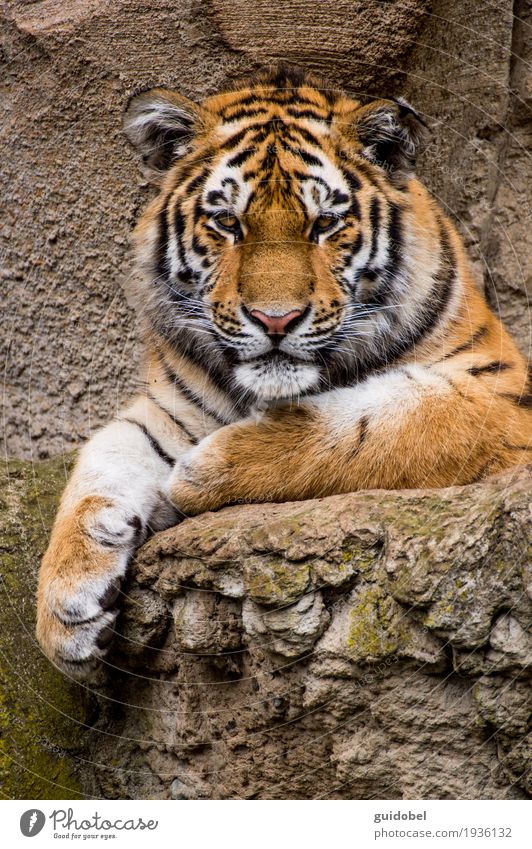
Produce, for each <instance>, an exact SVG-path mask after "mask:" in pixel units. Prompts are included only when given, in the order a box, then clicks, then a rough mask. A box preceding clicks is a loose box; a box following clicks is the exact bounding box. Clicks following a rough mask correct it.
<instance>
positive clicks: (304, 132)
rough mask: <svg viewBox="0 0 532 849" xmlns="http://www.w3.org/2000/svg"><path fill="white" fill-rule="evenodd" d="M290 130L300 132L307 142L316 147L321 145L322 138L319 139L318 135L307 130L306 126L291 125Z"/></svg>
mask: <svg viewBox="0 0 532 849" xmlns="http://www.w3.org/2000/svg"><path fill="white" fill-rule="evenodd" d="M290 131H295V132H296V133H299V135H300V136H301V138H302V139H305V141H306V142H308V143H309V144H312V145H314V147H321V145H320V140H319V139H318V137H317V136H315V135H314V133H310V132H309V131H308V130H305V128H304V127H299V126H297V125H293V126H291V127H290Z"/></svg>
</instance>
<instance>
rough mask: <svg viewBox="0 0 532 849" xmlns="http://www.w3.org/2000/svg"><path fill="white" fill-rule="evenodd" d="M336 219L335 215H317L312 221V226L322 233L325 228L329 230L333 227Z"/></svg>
mask: <svg viewBox="0 0 532 849" xmlns="http://www.w3.org/2000/svg"><path fill="white" fill-rule="evenodd" d="M337 220H338V219H337V217H336V216H335V215H318V217H317V218H316V220H315V221H314V228H315V229H316V230H319V231H320V233H324V232H325V230H330V229H331V227H334V225H335V224H336V222H337Z"/></svg>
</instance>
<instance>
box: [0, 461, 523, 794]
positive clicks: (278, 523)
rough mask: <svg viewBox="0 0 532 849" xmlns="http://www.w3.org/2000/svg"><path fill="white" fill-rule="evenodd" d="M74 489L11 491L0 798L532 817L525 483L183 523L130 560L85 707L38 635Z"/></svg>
mask: <svg viewBox="0 0 532 849" xmlns="http://www.w3.org/2000/svg"><path fill="white" fill-rule="evenodd" d="M67 471H68V468H64V467H63V466H62V464H61V463H60V462H59V461H57V460H55V461H47V462H46V463H41V464H37V465H34V464H30V463H27V464H24V463H20V462H16V463H10V464H9V465H8V467H7V469H6V476H5V477H4V478H3V479H2V493H3V495H2V498H3V499H4V503H3V504H2V508H3V509H2V512H1V513H0V564H1V572H2V582H1V583H0V592H1V593H2V604H0V681H1V685H2V701H1V708H2V710H1V712H0V732H1V736H0V783H1V786H2V792H3V793H4V795H7V796H13V797H15V798H78V797H79V796H82V795H87V794H88V795H91V796H97V797H104V798H134V799H135V798H163V799H183V798H187V799H188V798H240V797H242V798H260V799H263V798H340V799H342V798H355V799H360V798H364V799H368V798H377V799H387V798H389V799H397V798H455V799H469V798H473V799H479V798H480V799H491V798H510V799H521V798H528V797H529V796H530V795H532V787H531V786H530V776H531V774H532V770H531V766H532V750H531V745H530V726H529V722H530V712H531V707H532V687H531V686H530V664H531V660H532V657H531V654H532V644H531V639H530V633H531V631H530V625H531V620H532V605H531V603H530V601H531V597H532V572H531V562H532V557H531V554H532V551H531V546H530V540H531V538H532V533H531V531H532V516H531V511H530V484H531V481H532V468H529V469H528V470H527V469H521V470H516V471H514V472H511V473H509V474H506V475H505V476H501V477H499V478H493V479H491V480H489V481H487V482H485V483H483V484H479V485H474V486H469V487H454V488H452V489H448V490H441V491H436V490H433V491H410V492H395V493H391V492H369V493H356V494H352V495H342V496H334V497H332V498H327V499H320V500H317V501H308V502H299V503H292V504H284V505H271V504H270V505H248V506H242V507H234V508H227V509H225V510H222V511H220V512H219V513H217V514H205V515H204V516H200V517H198V518H196V519H188V520H186V521H185V522H184V523H183V524H182V525H180V526H179V527H177V528H171V529H169V530H168V531H165V532H164V533H161V534H158V535H157V536H155V537H153V538H152V539H151V540H150V541H149V542H148V543H147V544H146V545H145V546H144V548H143V549H142V550H141V551H140V552H139V554H138V557H137V559H136V562H135V563H134V564H133V565H132V569H131V574H130V579H129V583H128V585H127V587H126V588H125V590H124V601H125V607H124V612H123V614H122V616H121V618H120V619H119V623H118V630H119V633H120V636H118V637H117V640H116V643H115V645H114V648H113V651H112V654H111V655H110V656H109V658H108V662H107V663H106V665H105V667H104V668H103V674H102V678H101V680H100V681H99V682H98V683H97V684H94V685H92V686H87V685H84V684H79V683H76V682H72V681H69V680H68V679H67V678H66V677H63V676H61V675H59V674H58V673H56V671H55V670H54V669H53V667H52V666H51V665H50V664H49V663H48V662H47V661H45V660H44V659H43V658H42V656H41V654H40V651H39V648H38V646H37V645H36V643H35V638H34V635H33V620H34V598H33V593H34V588H35V579H36V571H37V566H38V562H39V557H40V555H41V554H42V550H43V547H44V545H45V541H46V535H47V530H48V528H49V525H50V522H51V517H52V514H53V510H54V507H55V503H56V493H57V491H58V489H59V488H60V485H61V483H62V481H64V479H65V475H66V473H67Z"/></svg>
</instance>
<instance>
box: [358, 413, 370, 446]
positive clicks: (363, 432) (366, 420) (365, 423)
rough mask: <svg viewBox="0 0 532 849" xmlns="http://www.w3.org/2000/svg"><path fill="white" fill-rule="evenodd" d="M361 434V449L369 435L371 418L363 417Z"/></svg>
mask: <svg viewBox="0 0 532 849" xmlns="http://www.w3.org/2000/svg"><path fill="white" fill-rule="evenodd" d="M359 426H360V430H359V434H358V447H359V448H361V447H362V444H363V443H364V442H365V441H366V437H367V435H368V426H369V416H362V418H361V419H360V421H359Z"/></svg>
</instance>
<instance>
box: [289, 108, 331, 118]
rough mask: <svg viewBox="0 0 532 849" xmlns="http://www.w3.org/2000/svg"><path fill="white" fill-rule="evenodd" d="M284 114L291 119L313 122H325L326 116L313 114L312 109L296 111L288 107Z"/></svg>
mask: <svg viewBox="0 0 532 849" xmlns="http://www.w3.org/2000/svg"><path fill="white" fill-rule="evenodd" d="M286 114H287V115H290V116H291V117H292V118H310V119H312V120H314V121H324V122H327V115H320V113H319V112H314V110H313V109H297V108H296V107H294V106H289V107H288V109H287V110H286Z"/></svg>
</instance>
